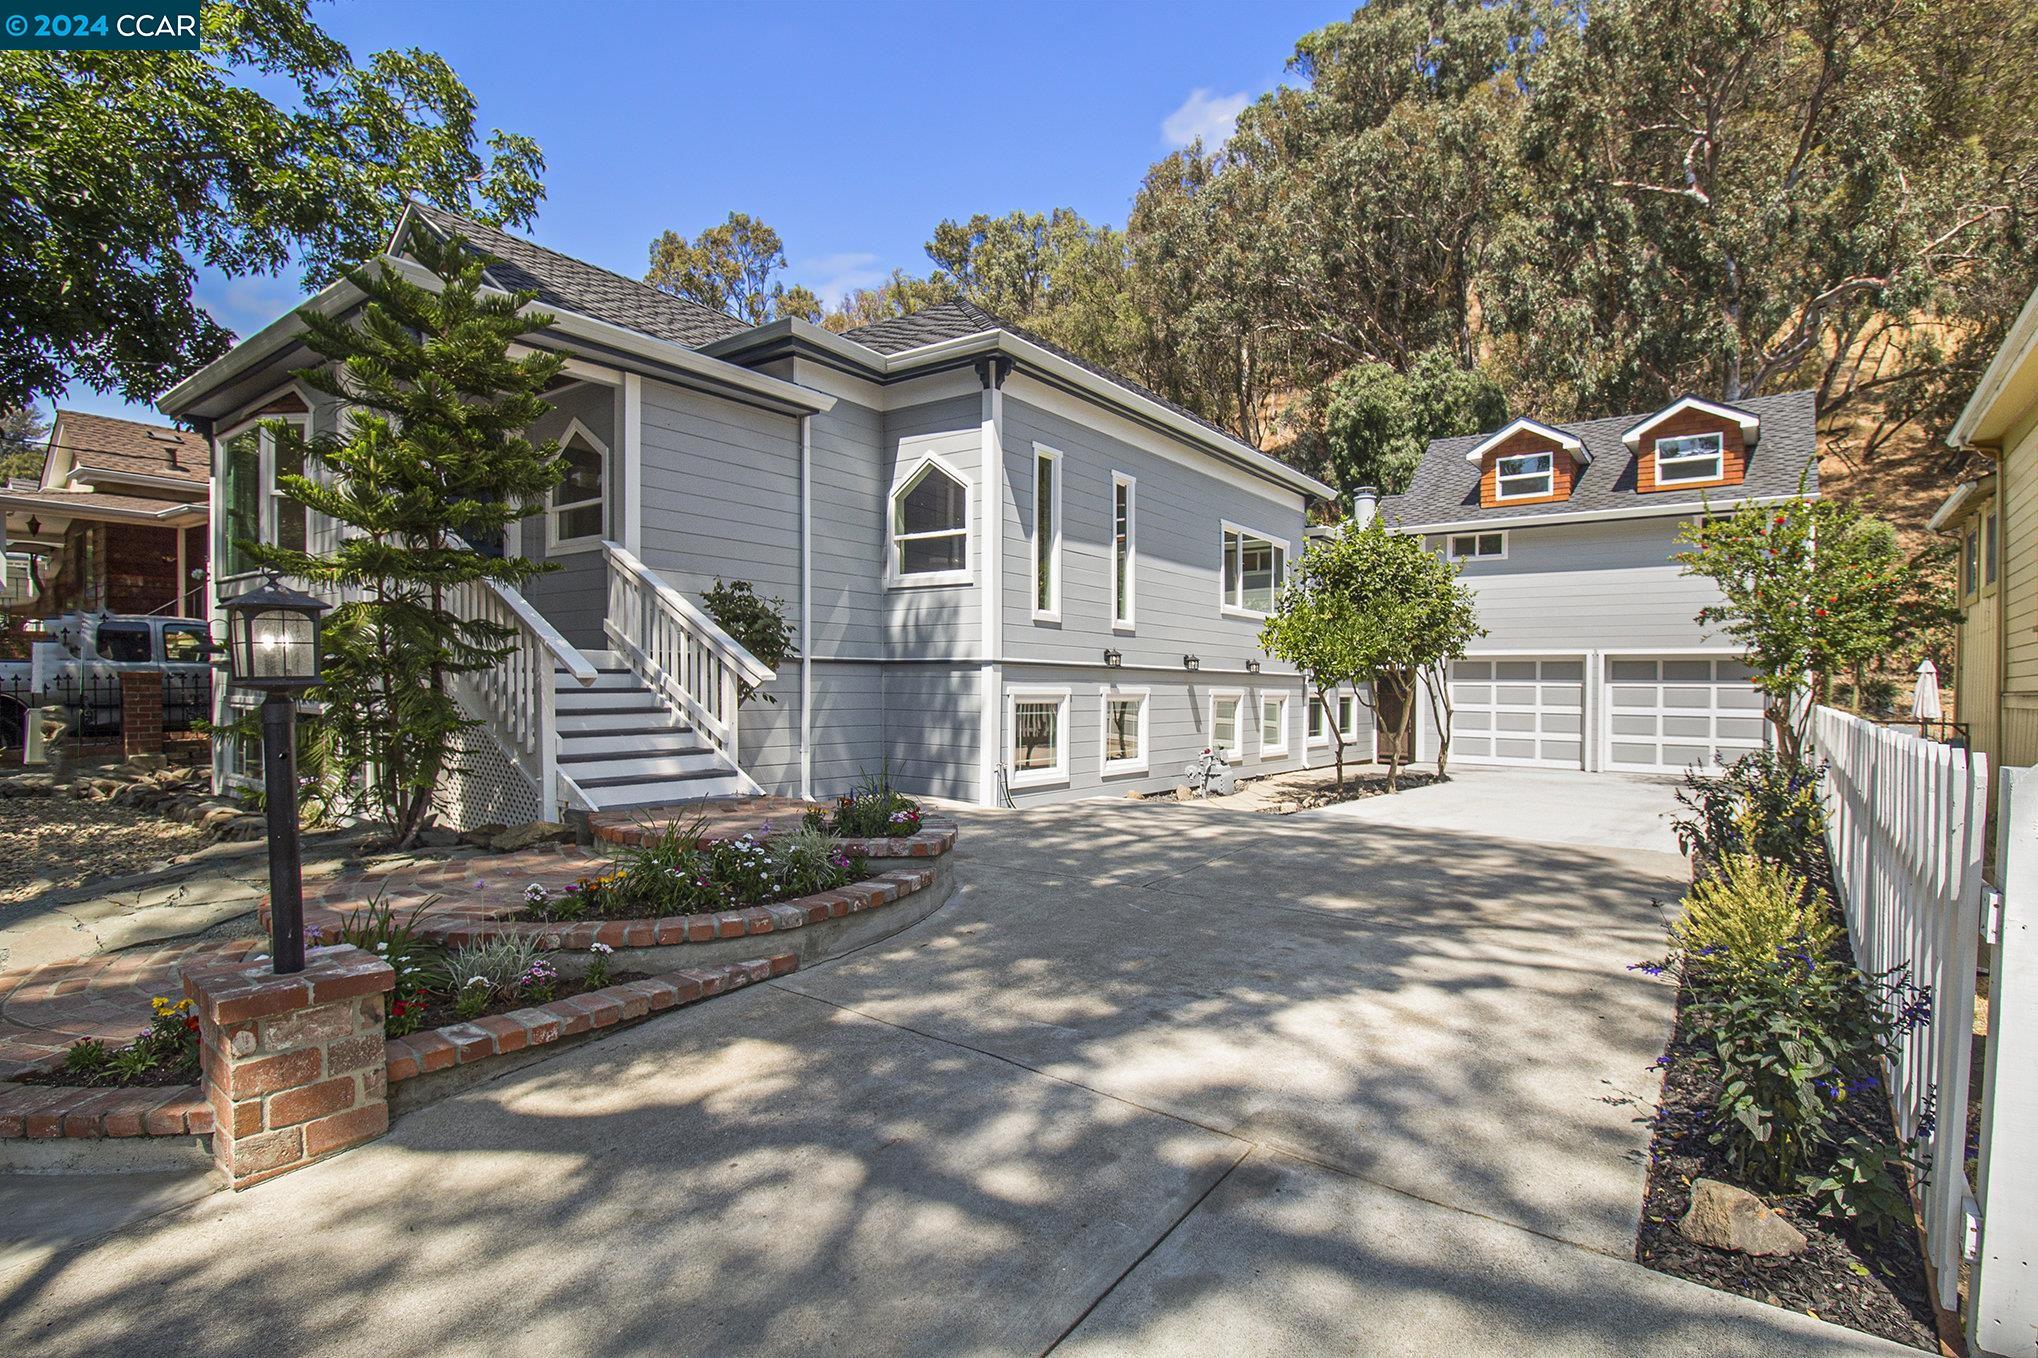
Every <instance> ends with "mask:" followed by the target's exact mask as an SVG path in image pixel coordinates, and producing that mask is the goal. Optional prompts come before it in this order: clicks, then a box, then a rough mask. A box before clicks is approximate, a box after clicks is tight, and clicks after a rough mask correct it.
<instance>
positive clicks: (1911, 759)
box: [1812, 707, 2038, 1356]
mask: <svg viewBox="0 0 2038 1358" xmlns="http://www.w3.org/2000/svg"><path fill="white" fill-rule="evenodd" d="M1812 740H1813V749H1814V752H1815V753H1816V756H1817V757H1818V759H1819V760H1820V761H1822V762H1823V763H1824V765H1825V767H1826V778H1827V784H1826V792H1827V811H1828V824H1827V830H1826V842H1827V847H1828V848H1829V849H1830V850H1831V853H1832V859H1833V872H1834V877H1835V879H1836V886H1837V888H1838V891H1839V895H1840V906H1841V909H1842V912H1843V913H1844V914H1845V916H1846V920H1847V931H1848V935H1849V938H1850V940H1851V941H1852V944H1853V947H1854V955H1855V960H1856V961H1857V962H1858V963H1859V965H1860V966H1861V967H1862V969H1863V970H1865V971H1868V972H1870V973H1871V974H1877V975H1883V974H1895V973H1899V972H1901V973H1903V974H1904V975H1905V976H1906V977H1907V979H1908V980H1909V982H1910V983H1911V984H1912V985H1913V986H1916V987H1921V988H1929V990H1930V992H1931V1017H1930V1019H1929V1021H1928V1022H1926V1023H1924V1024H1922V1025H1920V1026H1917V1027H1914V1028H1911V1029H1910V1030H1909V1031H1907V1032H1906V1033H1905V1034H1904V1035H1903V1038H1902V1040H1901V1042H1900V1044H1899V1045H1898V1048H1897V1050H1896V1052H1895V1055H1894V1057H1893V1059H1892V1060H1891V1061H1890V1063H1889V1067H1888V1069H1887V1071H1886V1072H1885V1073H1886V1076H1887V1079H1888V1082H1889V1088H1890V1095H1891V1100H1892V1102H1893V1103H1894V1105H1895V1111H1896V1121H1897V1130H1898V1132H1899V1134H1900V1135H1903V1136H1905V1137H1913V1136H1915V1137H1917V1138H1918V1141H1919V1151H1920V1158H1921V1159H1922V1160H1923V1162H1924V1164H1925V1168H1926V1174H1925V1178H1924V1181H1923V1184H1922V1186H1921V1189H1920V1193H1919V1198H1920V1208H1921V1211H1922V1215H1923V1218H1924V1225H1925V1249H1926V1255H1927V1257H1928V1258H1929V1260H1930V1261H1931V1264H1932V1269H1933V1275H1934V1281H1935V1285H1936V1287H1937V1290H1938V1294H1939V1301H1940V1304H1941V1305H1943V1306H1945V1307H1947V1308H1948V1309H1949V1310H1958V1309H1960V1268H1961V1264H1962V1262H1963V1260H1971V1261H1972V1262H1973V1264H1974V1273H1973V1282H1972V1285H1971V1289H1970V1290H1971V1294H1972V1295H1971V1297H1970V1306H1969V1308H1968V1324H1969V1329H1970V1333H1971V1335H1972V1336H1973V1337H1974V1339H1975V1341H1976V1344H1975V1347H1976V1348H1977V1349H1978V1350H1980V1351H1981V1352H1984V1353H2001V1354H2006V1355H2007V1354H2016V1355H2020V1356H2025V1355H2038V1295H2034V1294H2033V1293H2032V1291H2031V1289H2030V1288H2029V1287H2028V1286H2027V1285H2025V1275H2027V1274H2028V1273H2029V1271H2030V1268H2029V1263H2028V1260H2029V1259H2030V1258H2031V1255H2032V1250H2031V1249H2030V1248H2029V1243H2030V1242H2031V1239H2032V1237H2031V1235H2030V1234H2029V1233H2030V1231H2031V1228H2032V1225H2033V1224H2038V1223H2032V1222H2031V1221H2029V1218H2030V1217H2031V1216H2032V1215H2033V1213H2032V1211H2031V1205H2030V1200H2029V1197H2028V1195H2026V1194H2024V1193H2022V1192H2021V1191H2020V1190H2019V1189H2018V1187H2017V1186H2016V1185H2015V1184H2013V1183H2012V1178H2013V1177H2022V1178H2029V1177H2030V1171H2029V1170H2028V1169H2023V1170H2019V1171H2017V1173H2016V1175H2014V1176H2013V1175H2012V1174H2011V1173H2010V1172H2009V1171H2008V1170H2007V1166H2008V1165H2009V1163H2011V1162H2012V1161H2021V1162H2022V1164H2023V1165H2030V1164H2032V1163H2033V1162H2034V1161H2038V1118H2033V1117H2030V1116H2024V1117H2023V1118H2022V1120H2021V1121H2016V1120H2014V1119H2012V1120H2011V1122H2009V1123H2007V1124H2006V1125H2005V1127H2004V1128H2003V1132H2004V1135H2003V1136H2002V1137H2001V1138H1998V1139H1997V1140H1996V1142H1995V1143H1994V1144H1991V1143H1990V1141H1989V1139H1988V1138H1987V1134H1986V1126H1985V1129H1984V1141H1983V1148H1982V1166H1983V1170H1982V1174H1981V1176H1980V1177H1981V1183H1982V1189H1981V1192H1980V1194H1979V1195H1977V1194H1976V1193H1975V1192H1974V1190H1973V1188H1972V1186H1971V1185H1970V1184H1969V1182H1968V1178H1967V1173H1966V1161H1967V1111H1968V1094H1969V1068H1970V1064H1971V1060H1972V1050H1973V1017H1974V998H1975V968H1976V961H1977V955H1978V950H1979V947H1980V942H1981V938H1982V933H1983V927H1984V923H1985V917H1986V916H1989V915H1990V912H1991V911H1992V910H1993V909H1994V906H1995V902H1996V901H1998V900H1999V899H2001V898H2000V897H1998V896H1997V895H1996V894H1995V893H1994V892H1992V891H1991V889H1990V888H1989V887H1988V884H1987V882H1986V881H1985V878H1984V873H1983V862H1984V860H1983V854H1984V841H1985V838H1986V834H1987V825H1988V788H1989V777H1988V759H1987V757H1986V756H1984V755H1982V754H1980V753H1970V752H1968V751H1965V750H1960V749H1956V748H1954V747H1952V746H1950V745H1942V744H1938V743H1936V742H1933V741H1928V740H1924V739H1921V738H1919V737H1918V736H1915V735H1913V734H1911V733H1909V732H1907V731H1903V730H1900V729H1893V728H1889V727H1883V726H1878V725H1876V724H1875V723H1873V722H1868V721H1863V720H1862V719H1861V718H1859V717H1854V716H1850V715H1848V714H1847V713H1844V712H1837V711H1834V710H1833V709H1831V708H1824V707H1822V708H1819V709H1818V710H1817V711H1816V712H1815V713H1814V714H1813V719H1812ZM2032 774H2033V771H2031V770H2018V769H2010V770H2004V771H2003V776H2004V783H2005V787H2004V798H2005V803H2004V805H2005V813H2004V816H2003V820H2002V825H2003V827H2004V830H2003V835H2004V844H2005V846H2006V847H2011V848H2014V847H2016V842H2015V841H2014V840H2013V837H2012V835H2011V833H2010V827H2011V825H2012V823H2013V821H2012V817H2011V815H2010V812H2009V805H2010V803H2009V798H2010V796H2011V795H2012V791H2013V790H2014V789H2016V788H2018V787H2019V786H2020V785H2021V779H2022V777H2023V776H2024V775H2032ZM2022 796H2023V801H2022V802H2020V803H2019V805H2018V807H2017V810H2018V812H2019V813H2021V814H2023V815H2024V816H2026V817H2027V818H2028V819H2030V820H2031V821H2032V822H2033V826H2034V827H2038V775H2034V776H2033V777H2032V781H2031V784H2030V786H2029V787H2028V788H2025V789H2024V790H2023V793H2022ZM2025 838H2027V839H2029V840H2030V841H2031V842H2029V843H2026V844H2023V845H2022V850H2021V852H2022V854H2023V855H2025V856H2028V857H2029V858H2030V859H2031V860H2032V862H2031V867H2030V869H2029V871H2030V872H2031V874H2032V876H2033V883H2034V886H2033V889H2032V890H2031V891H2030V892H2028V893H2027V895H2026V903H2027V904H2029V903H2031V902H2038V833H2031V834H2028V835H2026V836H2025ZM2025 913H2027V914H2028V913H2029V912H2028V910H2027V911H2026V912H2025ZM1993 960H1994V962H1995V964H1996V965H1995V966H1994V967H1993V968H1992V973H1991V974H1992V976H1993V977H1994V984H1995V986H1996V987H1997V990H1998V992H2000V990H2001V988H2002V986H2003V984H2004V982H2005V980H2006V977H2005V975H2004V971H2003V967H2002V962H2003V960H2004V959H2003V957H2002V955H2001V949H2000V947H1998V950H1997V953H1996V955H1995V956H1994V959H1993ZM2027 966H2028V964H2027ZM2031 980H2038V977H2032V978H2030V979H2027V980H2026V981H2025V983H2024V990H2025V995H2024V1000H2025V1003H2029V1001H2030V999H2031V998H2033V996H2032V995H2031V994H2030V991H2031ZM1993 1018H1994V1022H1992V1024H1991V1038H1990V1041H1991V1043H1992V1051H1991V1061H1990V1071H1991V1083H1993V1080H1992V1075H1993V1070H1994V1067H1995V1064H1996V1063H1995V1050H1994V1046H1993V1044H1999V1043H2001V1041H2002V1039H2003V1038H2004V1037H2005V1034H2006V1031H2007V1029H2008V1024H2007V1020H2009V1019H2010V1018H2011V1015H2009V1014H2007V1013H2005V1011H2004V1010H2003V1009H2002V1008H2000V1007H1998V1008H1996V1009H1994V1011H1993ZM2025 1028H2026V1030H2027V1031H2026V1032H2025V1033H2024V1034H2023V1036H2024V1038H2025V1040H2026V1041H2031V1040H2033V1039H2038V1032H2032V1031H2030V1024H2029V1021H2028V1020H2025ZM2002 1050H2003V1051H2005V1052H2007V1051H2010V1050H2012V1048H2010V1047H2008V1046H2004V1047H2002ZM2007 1069H2008V1070H2018V1069H2019V1067H2018V1066H2016V1065H2014V1064H2013V1065H2010V1066H2008V1067H2007ZM2033 1069H2034V1066H2033V1065H2031V1064H2026V1065H2024V1066H2022V1067H2021V1070H2022V1072H2023V1074H2024V1078H2023V1080H2022V1081H2021V1083H2023V1084H2024V1085H2025V1086H2026V1087H2028V1085H2029V1073H2030V1071H2031V1070H2033ZM1991 1095H1993V1091H1991ZM2024 1108H2025V1109H2026V1110H2027V1113H2028V1110H2029V1108H2030V1104H2029V1102H2028V1099H2027V1100H2026V1101H2025V1103H2024ZM2003 1109H2004V1112H2005V1113H2006V1114H2008V1113H2010V1112H2013V1111H2014V1109H2012V1108H2011V1107H2010V1106H2009V1105H2008V1104H2004V1105H2003ZM1986 1120H1987V1115H1986V1113H1985V1115H1984V1122H1985V1123H1986ZM2001 1157H2008V1158H2007V1159H2004V1158H2001ZM1991 1161H1994V1164H1995V1168H1996V1170H1997V1173H1996V1174H1995V1175H1993V1176H1991V1175H1990V1174H1989V1172H1988V1170H1989V1167H1990V1164H1991ZM1992 1179H1993V1182H1992V1181H1991V1180H1992ZM1992 1197H1993V1199H1994V1200H1993V1201H1991V1198H1992ZM1991 1228H1993V1230H1991ZM1978 1241H1979V1242H1980V1244H1981V1251H1980V1254H1979V1257H1977V1256H1976V1255H1975V1247H1976V1245H1977V1242H1978ZM1997 1245H1999V1246H2002V1247H2003V1248H2002V1250H2000V1251H1996V1250H1991V1248H1990V1247H1991V1246H1997ZM1991 1253H1996V1254H1998V1255H1999V1256H2000V1259H1999V1262H1997V1263H1996V1264H1995V1265H1994V1270H1995V1277H1994V1278H1993V1279H1991V1280H1990V1284H1991V1285H1990V1286H1989V1287H1987V1288H1984V1286H1983V1284H1982V1282H1981V1279H1982V1277H1983V1275H1984V1273H1985V1272H1987V1271H1988V1270H1989V1269H1990V1267H1991V1261H1990V1255H1991ZM2020 1256H2021V1257H2020ZM1984 1300H1992V1301H1994V1302H1996V1303H1997V1304H1996V1306H1995V1307H1994V1308H1993V1310H1987V1309H1985V1308H1984V1307H1983V1306H1982V1305H1981V1303H1982V1302H1983V1301H1984ZM2020 1317H2021V1318H2020ZM2019 1334H2021V1338H2019V1337H2018V1335H2019Z"/></svg>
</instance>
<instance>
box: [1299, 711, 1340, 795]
mask: <svg viewBox="0 0 2038 1358" xmlns="http://www.w3.org/2000/svg"><path fill="white" fill-rule="evenodd" d="M1316 706H1317V709H1318V710H1319V711H1321V712H1322V713H1323V724H1324V727H1325V729H1327V730H1328V731H1329V732H1330V741H1331V758H1332V759H1334V760H1336V761H1337V795H1338V796H1339V797H1340V798H1342V797H1343V796H1344V795H1345V733H1344V732H1342V731H1340V730H1338V729H1337V709H1336V708H1334V707H1332V706H1331V705H1330V702H1329V700H1328V698H1327V697H1326V696H1325V690H1323V689H1320V688H1319V689H1317V690H1316ZM1302 743H1303V744H1304V745H1305V746H1306V745H1307V744H1308V743H1309V720H1308V718H1306V717H1305V718H1304V719H1303V721H1302Z"/></svg>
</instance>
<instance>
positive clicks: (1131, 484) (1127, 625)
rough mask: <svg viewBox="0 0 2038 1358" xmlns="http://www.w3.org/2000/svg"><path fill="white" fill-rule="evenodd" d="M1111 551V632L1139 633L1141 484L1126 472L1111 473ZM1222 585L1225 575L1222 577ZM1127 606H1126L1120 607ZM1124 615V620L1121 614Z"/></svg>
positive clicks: (1106, 568) (1108, 562) (1109, 555)
mask: <svg viewBox="0 0 2038 1358" xmlns="http://www.w3.org/2000/svg"><path fill="white" fill-rule="evenodd" d="M1121 486H1122V487H1124V489H1125V598H1124V599H1123V600H1122V601H1121V600H1120V599H1119V597H1118V490H1119V488H1120V487H1121ZM1107 512H1108V513H1109V515H1110V519H1111V526H1110V530H1109V537H1110V548H1109V551H1108V552H1107V553H1106V565H1105V570H1106V571H1107V572H1108V573H1109V575H1110V577H1111V630H1112V631H1114V632H1134V631H1137V630H1138V625H1137V616H1138V615H1137V611H1136V610H1137V609H1138V607H1139V481H1138V479H1137V478H1135V477H1131V476H1127V475H1126V474H1125V473H1124V472H1112V473H1111V503H1110V505H1109V507H1108V510H1107ZM1218 579H1219V581H1220V587H1221V582H1222V580H1223V576H1221V575H1220V576H1219V577H1218ZM1121 602H1122V604H1123V607H1121V606H1120V604H1121ZM1121 613H1122V614H1124V616H1123V617H1120V616H1119V615H1120V614H1121Z"/></svg>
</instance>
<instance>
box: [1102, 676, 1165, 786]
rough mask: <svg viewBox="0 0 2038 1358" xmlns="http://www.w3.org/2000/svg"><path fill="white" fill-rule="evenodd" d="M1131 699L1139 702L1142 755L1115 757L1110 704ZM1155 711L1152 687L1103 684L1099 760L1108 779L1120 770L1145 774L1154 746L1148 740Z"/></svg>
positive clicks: (1140, 751)
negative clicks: (1111, 753)
mask: <svg viewBox="0 0 2038 1358" xmlns="http://www.w3.org/2000/svg"><path fill="white" fill-rule="evenodd" d="M1132 699H1138V701H1139V757H1138V758H1136V759H1113V758H1111V756H1110V753H1109V751H1110V749H1111V704H1112V703H1113V702H1114V701H1116V702H1125V701H1129V700H1132ZM1152 711H1153V696H1152V690H1150V689H1144V688H1120V687H1118V686H1117V685H1116V684H1106V685H1104V690H1103V692H1102V693H1101V694H1099V695H1098V698H1097V717H1098V726H1099V731H1098V736H1097V762H1098V766H1099V767H1100V768H1102V769H1103V770H1104V776H1105V777H1106V778H1110V777H1113V776H1115V775H1117V774H1121V773H1145V772H1146V771H1147V769H1148V767H1149V766H1150V751H1151V748H1152V747H1151V746H1150V745H1149V744H1148V742H1147V732H1148V729H1149V727H1148V721H1147V718H1148V716H1149V714H1151V713H1152Z"/></svg>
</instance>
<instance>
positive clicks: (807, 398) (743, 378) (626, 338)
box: [156, 254, 835, 419]
mask: <svg viewBox="0 0 2038 1358" xmlns="http://www.w3.org/2000/svg"><path fill="white" fill-rule="evenodd" d="M372 263H374V264H377V265H386V266H388V267H389V268H391V269H393V270H395V271H396V272H397V273H400V274H402V275H403V276H404V277H405V278H406V279H407V280H409V281H410V282H412V283H415V284H417V285H418V286H419V287H424V288H430V289H432V290H434V291H437V290H438V289H439V288H441V287H443V286H444V284H443V283H442V282H441V281H440V279H439V278H438V277H437V275H435V274H433V273H432V272H431V271H430V270H428V269H426V268H425V267H424V266H422V265H420V264H416V263H414V262H412V261H410V260H407V259H402V258H399V257H397V256H394V255H388V254H384V255H379V256H377V257H376V259H375V260H373V261H372ZM481 292H482V294H483V295H484V296H495V297H506V296H508V295H509V293H508V291H507V290H505V289H502V288H497V287H492V286H484V287H483V288H482V289H481ZM366 296H367V295H366V294H365V293H363V292H362V291H361V289H360V288H358V287H356V286H355V285H354V284H353V283H351V282H349V281H348V280H347V279H344V278H342V279H340V280H338V281H337V282H334V283H330V284H328V285H327V286H326V287H325V288H324V289H322V290H321V291H319V292H318V293H317V294H316V295H315V296H313V297H312V298H311V299H310V300H309V301H307V302H306V303H305V304H304V307H300V308H297V309H293V310H292V311H290V312H288V313H287V314H285V315H283V316H281V317H279V318H277V319H276V320H274V321H272V322H270V323H269V324H268V325H266V326H264V327H263V328H262V329H260V330H258V331H256V332H255V333H254V334H253V335H251V336H249V337H248V338H247V339H245V340H243V341H242V342H241V343H239V344H237V345H235V346H234V347H233V348H232V349H231V350H229V351H228V352H227V353H225V354H222V355H221V356H220V357H218V358H216V359H214V360H213V361H212V362H211V363H208V364H206V365H205V366H204V367H203V368H200V369H199V370H198V371H197V372H195V373H193V374H192V375H191V376H189V377H187V378H185V379H184V380H183V381H182V382H179V383H178V384H177V385H176V386H174V387H171V388H170V389H169V390H168V391H166V392H164V393H163V395H162V396H161V397H160V398H159V399H158V400H157V402H156V407H157V409H159V410H161V411H162V412H163V413H164V414H166V415H170V416H173V417H176V418H179V419H192V418H197V419H217V418H219V417H220V416H222V415H225V414H228V413H229V412H230V411H231V409H232V408H233V406H234V404H235V400H236V398H235V396H234V395H233V394H232V391H231V387H232V384H233V382H234V381H235V379H237V378H239V377H242V376H244V375H246V374H247V373H249V372H251V371H253V370H254V369H256V368H258V367H260V366H261V365H262V364H264V363H266V362H268V361H270V360H272V359H274V358H276V357H277V356H279V355H281V354H283V353H285V352H287V351H288V350H289V349H290V348H292V347H293V346H294V345H296V344H297V343H298V342H299V340H300V339H301V338H302V336H303V334H304V331H305V325H304V322H303V320H301V319H300V318H299V316H298V311H300V310H304V309H307V308H308V309H310V310H313V311H316V312H318V313H319V314H321V315H326V316H332V315H338V314H340V313H342V312H345V311H347V310H348V309H349V308H351V307H354V306H357V305H359V304H360V303H361V302H362V301H364V300H365V299H366ZM524 310H525V312H526V313H527V314H528V313H537V314H541V315H545V316H549V317H551V318H552V321H551V324H550V325H549V326H547V327H546V332H545V333H548V334H557V335H559V336H561V337H563V338H565V339H567V340H570V341H575V342H577V344H578V345H580V346H585V347H586V348H588V349H591V350H594V351H596V352H597V353H598V354H600V355H601V356H602V357H603V358H605V359H606V360H607V361H609V362H612V363H615V364H616V365H617V366H620V367H624V368H631V369H641V370H643V371H646V372H649V373H651V374H652V375H654V376H663V377H671V378H673V379H675V380H677V381H679V382H681V383H682V384H684V385H687V386H692V387H696V388H706V389H709V390H713V391H718V392H720V393H722V394H725V395H729V396H732V397H735V398H736V399H739V400H743V401H745V402H746V403H748V404H752V405H762V406H765V407H767V408H770V409H774V410H778V411H780V412H782V413H784V414H788V415H803V414H815V413H819V412H821V411H825V410H828V409H830V408H832V407H833V406H834V404H835V398H834V397H833V396H830V395H828V394H827V393H825V392H819V391H812V390H809V389H808V388H806V387H801V386H796V385H795V384H793V383H791V382H786V381H781V380H780V379H778V378H776V377H770V376H767V375H765V374H763V373H759V372H753V371H751V370H750V369H748V368H743V367H738V366H737V365H735V364H733V363H729V362H726V361H725V360H723V359H720V358H714V357H711V356H709V355H707V354H704V353H702V352H699V351H697V350H694V349H689V348H687V347H686V346H685V345H683V344H674V343H673V342H671V341H670V340H662V339H657V338H655V337H653V336H650V335H646V334H644V333H642V332H641V331H637V330H630V329H627V328H625V327H623V326H619V325H613V324H611V323H609V322H607V321H600V320H596V319H594V318H593V317H591V316H582V315H579V314H577V313H575V312H571V311H567V310H564V309H562V308H560V307H557V306H550V305H540V304H538V303H535V302H534V303H531V304H529V305H527V306H526V307H525V308H524Z"/></svg>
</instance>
